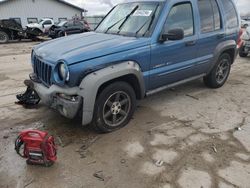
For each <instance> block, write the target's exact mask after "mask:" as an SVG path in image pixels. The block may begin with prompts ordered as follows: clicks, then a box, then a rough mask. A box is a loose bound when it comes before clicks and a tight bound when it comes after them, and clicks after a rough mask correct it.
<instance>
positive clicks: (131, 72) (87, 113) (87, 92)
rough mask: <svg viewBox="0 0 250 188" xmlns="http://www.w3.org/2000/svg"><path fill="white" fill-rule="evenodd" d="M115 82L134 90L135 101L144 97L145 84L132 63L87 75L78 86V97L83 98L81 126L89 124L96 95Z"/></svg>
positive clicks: (138, 69) (128, 62) (140, 73)
mask: <svg viewBox="0 0 250 188" xmlns="http://www.w3.org/2000/svg"><path fill="white" fill-rule="evenodd" d="M115 81H125V82H127V83H129V84H130V85H131V86H132V87H133V89H134V90H135V93H136V97H137V99H141V98H143V97H144V96H145V84H144V79H143V74H142V72H141V69H140V66H139V65H138V64H137V63H136V62H133V61H126V62H122V63H120V64H116V65H111V66H109V67H106V68H103V69H101V70H98V71H96V72H93V73H91V74H89V75H87V76H86V77H85V78H84V79H83V80H82V81H81V84H80V95H81V96H82V97H83V100H84V104H83V116H82V124H83V125H86V124H89V123H91V121H92V118H93V112H94V107H95V102H96V98H97V96H98V94H100V92H101V91H102V90H103V89H104V88H105V87H106V86H108V85H109V84H111V83H113V82H115Z"/></svg>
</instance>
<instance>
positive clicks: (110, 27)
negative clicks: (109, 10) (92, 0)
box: [105, 17, 126, 33]
mask: <svg viewBox="0 0 250 188" xmlns="http://www.w3.org/2000/svg"><path fill="white" fill-rule="evenodd" d="M125 18H126V17H124V18H122V19H120V20H118V21H117V22H115V23H114V24H113V25H111V26H109V27H108V29H107V30H106V31H105V33H107V32H108V31H109V30H110V29H112V28H113V27H114V26H116V25H117V24H118V23H120V22H121V21H122V20H124V19H125Z"/></svg>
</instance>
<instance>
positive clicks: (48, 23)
mask: <svg viewBox="0 0 250 188" xmlns="http://www.w3.org/2000/svg"><path fill="white" fill-rule="evenodd" d="M50 24H52V23H51V21H50V20H47V21H45V22H44V23H43V25H50Z"/></svg>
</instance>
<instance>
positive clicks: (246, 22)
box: [241, 20, 250, 28]
mask: <svg viewBox="0 0 250 188" xmlns="http://www.w3.org/2000/svg"><path fill="white" fill-rule="evenodd" d="M248 26H250V20H241V27H242V28H247V27H248Z"/></svg>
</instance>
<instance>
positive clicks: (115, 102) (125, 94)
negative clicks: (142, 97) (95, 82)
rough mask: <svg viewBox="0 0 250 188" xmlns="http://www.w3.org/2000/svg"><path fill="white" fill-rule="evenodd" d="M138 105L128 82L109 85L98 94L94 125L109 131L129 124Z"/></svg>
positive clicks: (100, 129) (103, 131) (98, 129)
mask: <svg viewBox="0 0 250 188" xmlns="http://www.w3.org/2000/svg"><path fill="white" fill-rule="evenodd" d="M135 107H136V95H135V92H134V90H133V88H132V87H131V86H130V85H129V84H128V83H126V82H115V83H112V84H111V85H109V86H107V87H106V88H105V89H104V90H103V91H102V92H101V93H100V95H99V96H98V98H97V101H96V105H95V112H94V119H93V126H94V128H95V130H97V131H98V132H102V133H108V132H112V131H115V130H117V129H120V128H122V127H124V126H125V125H127V124H128V122H129V121H130V119H131V117H132V115H133V114H134V111H135Z"/></svg>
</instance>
